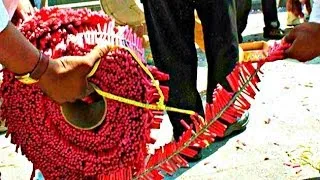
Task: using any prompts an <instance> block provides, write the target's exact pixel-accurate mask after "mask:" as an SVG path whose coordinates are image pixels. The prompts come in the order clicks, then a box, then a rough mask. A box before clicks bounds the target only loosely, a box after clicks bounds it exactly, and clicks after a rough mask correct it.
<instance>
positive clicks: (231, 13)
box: [197, 0, 249, 137]
mask: <svg viewBox="0 0 320 180" xmlns="http://www.w3.org/2000/svg"><path fill="white" fill-rule="evenodd" d="M197 3H198V4H197V11H198V13H199V18H200V20H201V22H202V26H203V31H204V40H205V48H206V55H207V61H208V87H207V102H208V103H212V93H213V90H214V89H215V88H216V85H217V84H218V83H219V84H221V85H222V86H223V87H224V88H226V89H227V90H228V91H231V88H230V86H229V83H228V82H227V80H226V77H227V75H229V73H230V72H231V71H232V70H233V68H234V67H235V65H236V63H237V61H238V58H239V56H238V52H239V50H238V34H237V19H236V9H235V2H234V0H223V1H217V0H198V1H197ZM248 117H249V115H248V113H245V114H244V115H243V116H242V117H239V119H237V121H236V123H233V124H228V122H224V123H226V124H227V125H228V128H227V130H226V132H225V133H224V137H225V136H228V135H230V134H231V133H233V132H236V131H241V130H243V129H245V127H246V124H247V123H248ZM220 121H223V120H222V119H220Z"/></svg>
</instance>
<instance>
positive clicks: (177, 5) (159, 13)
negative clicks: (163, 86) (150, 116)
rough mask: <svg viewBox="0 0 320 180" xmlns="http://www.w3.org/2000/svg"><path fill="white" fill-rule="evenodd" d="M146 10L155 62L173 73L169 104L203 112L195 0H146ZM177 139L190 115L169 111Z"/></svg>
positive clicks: (189, 121)
mask: <svg viewBox="0 0 320 180" xmlns="http://www.w3.org/2000/svg"><path fill="white" fill-rule="evenodd" d="M143 4H144V13H145V18H146V24H147V28H148V35H149V39H150V46H151V51H152V55H153V59H154V62H155V65H156V66H157V67H158V68H159V69H160V70H161V71H163V72H166V73H168V74H169V75H170V80H169V82H168V85H169V88H170V93H169V102H168V103H167V105H168V106H173V107H177V108H182V109H188V110H193V111H195V112H197V113H199V114H200V115H201V116H204V112H203V107H202V102H201V98H200V95H199V93H198V91H197V62H198V59H197V54H196V48H195V44H194V25H195V24H194V23H195V20H194V9H195V7H194V2H192V1H191V0H144V1H143ZM168 115H169V117H170V121H171V123H172V125H173V131H174V138H175V139H176V140H178V138H179V137H180V136H181V134H182V133H183V131H184V130H185V129H184V128H183V126H182V125H181V123H180V120H181V119H184V120H185V121H186V122H187V123H189V124H191V120H190V117H189V115H184V114H180V113H174V112H168Z"/></svg>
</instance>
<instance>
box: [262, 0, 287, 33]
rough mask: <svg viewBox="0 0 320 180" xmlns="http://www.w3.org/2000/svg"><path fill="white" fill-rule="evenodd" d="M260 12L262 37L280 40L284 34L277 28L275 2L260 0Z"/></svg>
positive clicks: (278, 25) (274, 0)
mask: <svg viewBox="0 0 320 180" xmlns="http://www.w3.org/2000/svg"><path fill="white" fill-rule="evenodd" d="M262 12H263V16H264V25H265V27H264V28H263V36H264V37H265V38H270V39H281V38H283V36H284V32H283V31H282V30H281V29H280V28H279V27H280V22H279V20H278V11H277V2H276V0H262Z"/></svg>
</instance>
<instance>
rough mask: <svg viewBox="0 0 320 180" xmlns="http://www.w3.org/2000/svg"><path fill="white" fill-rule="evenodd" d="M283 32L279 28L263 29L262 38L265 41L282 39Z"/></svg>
mask: <svg viewBox="0 0 320 180" xmlns="http://www.w3.org/2000/svg"><path fill="white" fill-rule="evenodd" d="M284 35H285V34H284V31H283V30H282V29H280V28H263V37H264V38H267V39H276V40H279V39H282V38H283V37H284Z"/></svg>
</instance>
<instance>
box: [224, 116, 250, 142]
mask: <svg viewBox="0 0 320 180" xmlns="http://www.w3.org/2000/svg"><path fill="white" fill-rule="evenodd" d="M248 122H249V112H248V111H245V112H244V113H243V115H242V116H241V117H240V118H239V119H238V120H237V122H235V123H233V124H230V125H229V126H228V128H227V130H226V131H225V132H224V136H223V137H227V136H229V135H231V134H232V133H235V132H239V131H243V130H245V129H246V126H247V124H248Z"/></svg>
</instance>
